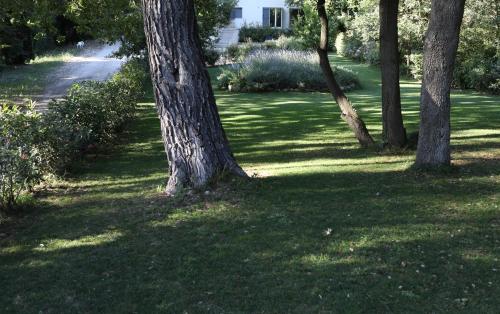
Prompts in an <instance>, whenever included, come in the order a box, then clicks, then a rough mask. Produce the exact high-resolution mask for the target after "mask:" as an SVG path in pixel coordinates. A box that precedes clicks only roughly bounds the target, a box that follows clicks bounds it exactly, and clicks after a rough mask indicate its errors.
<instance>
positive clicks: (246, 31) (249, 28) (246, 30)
mask: <svg viewBox="0 0 500 314" xmlns="http://www.w3.org/2000/svg"><path fill="white" fill-rule="evenodd" d="M282 35H287V36H289V35H292V31H291V30H289V29H282V28H272V27H269V26H255V25H244V26H243V27H241V29H240V35H239V36H240V42H247V41H253V42H258V43H263V42H265V41H266V40H272V39H278V38H279V37H280V36H282Z"/></svg>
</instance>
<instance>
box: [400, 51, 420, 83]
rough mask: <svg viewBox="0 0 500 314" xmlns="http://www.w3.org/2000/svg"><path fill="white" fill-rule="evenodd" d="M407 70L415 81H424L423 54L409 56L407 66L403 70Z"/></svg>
mask: <svg viewBox="0 0 500 314" xmlns="http://www.w3.org/2000/svg"><path fill="white" fill-rule="evenodd" d="M405 67H406V68H407V69H406V70H407V72H408V74H409V75H410V76H411V77H413V78H414V79H417V80H420V79H422V75H423V73H424V55H423V54H422V53H413V54H411V55H409V56H407V64H406V65H404V66H403V68H405Z"/></svg>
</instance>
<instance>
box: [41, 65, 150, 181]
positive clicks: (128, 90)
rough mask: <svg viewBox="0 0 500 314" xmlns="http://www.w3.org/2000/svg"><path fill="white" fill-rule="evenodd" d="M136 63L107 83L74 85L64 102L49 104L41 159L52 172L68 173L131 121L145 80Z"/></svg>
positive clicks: (108, 141) (144, 75) (88, 82)
mask: <svg viewBox="0 0 500 314" xmlns="http://www.w3.org/2000/svg"><path fill="white" fill-rule="evenodd" d="M140 62H141V61H139V60H135V61H132V62H129V63H127V64H125V65H124V66H123V68H122V70H121V71H120V72H119V73H118V74H116V75H115V76H114V77H113V78H112V79H111V80H109V81H107V82H96V81H87V82H82V83H79V84H74V85H73V86H72V87H71V88H70V90H69V92H68V95H67V96H66V97H65V98H64V99H62V100H60V101H54V102H52V103H50V104H49V110H48V112H47V113H46V114H45V115H44V117H43V120H44V124H45V125H46V126H47V127H46V128H45V134H44V137H45V141H46V142H47V145H46V148H45V150H44V155H45V158H46V160H47V162H48V165H49V167H50V170H51V171H52V172H55V173H59V174H60V173H62V172H64V171H66V170H68V169H69V167H70V165H71V163H72V162H73V161H74V160H75V159H78V158H79V157H80V156H82V155H83V154H84V153H85V152H87V151H89V150H92V149H93V148H95V147H96V146H97V145H100V144H106V143H110V142H111V141H112V140H114V139H115V137H116V135H117V134H118V133H119V132H121V131H122V130H123V128H124V127H125V126H126V125H127V123H128V122H129V121H131V120H132V119H133V117H134V115H135V109H136V104H137V101H138V100H139V99H140V97H141V96H142V93H143V89H144V87H143V86H144V82H145V80H146V77H147V74H145V72H144V71H143V70H141V67H142V66H141V64H140Z"/></svg>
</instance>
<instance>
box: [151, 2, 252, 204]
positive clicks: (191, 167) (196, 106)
mask: <svg viewBox="0 0 500 314" xmlns="http://www.w3.org/2000/svg"><path fill="white" fill-rule="evenodd" d="M142 4H143V13H144V29H145V34H146V39H147V47H148V52H149V63H150V66H151V76H152V80H153V88H154V92H155V97H156V106H157V110H158V115H159V117H160V122H161V131H162V136H163V142H164V146H165V151H166V153H167V157H168V161H169V168H170V178H169V181H168V184H167V190H166V192H167V193H168V194H170V195H171V194H175V193H176V192H177V191H178V190H179V189H180V188H185V187H187V188H200V187H203V186H205V185H206V184H207V183H209V182H210V180H212V179H214V177H216V176H218V175H220V174H221V173H223V172H228V173H231V174H235V175H239V176H246V174H245V173H244V171H243V170H242V169H241V168H240V167H239V166H238V164H237V163H236V161H235V159H234V157H233V155H232V153H231V150H230V148H229V143H228V140H227V138H226V135H225V132H224V130H223V128H222V124H221V121H220V117H219V113H218V110H217V106H216V103H215V97H214V94H213V91H212V87H211V84H210V78H209V75H208V72H207V70H206V68H205V64H204V60H203V55H202V50H201V44H200V40H199V35H198V29H197V21H196V15H195V11H194V4H193V0H143V1H142Z"/></svg>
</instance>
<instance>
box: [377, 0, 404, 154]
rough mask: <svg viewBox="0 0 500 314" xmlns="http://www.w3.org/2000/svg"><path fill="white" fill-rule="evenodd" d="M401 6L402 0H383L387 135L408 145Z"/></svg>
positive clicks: (399, 144)
mask: <svg viewBox="0 0 500 314" xmlns="http://www.w3.org/2000/svg"><path fill="white" fill-rule="evenodd" d="M398 7H399V0H380V5H379V9H380V10H379V12H380V68H381V72H382V124H383V138H384V142H385V143H386V144H388V145H389V146H392V147H403V146H404V145H405V144H406V130H405V128H404V125H403V115H402V113H401V94H400V87H399V45H398Z"/></svg>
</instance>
